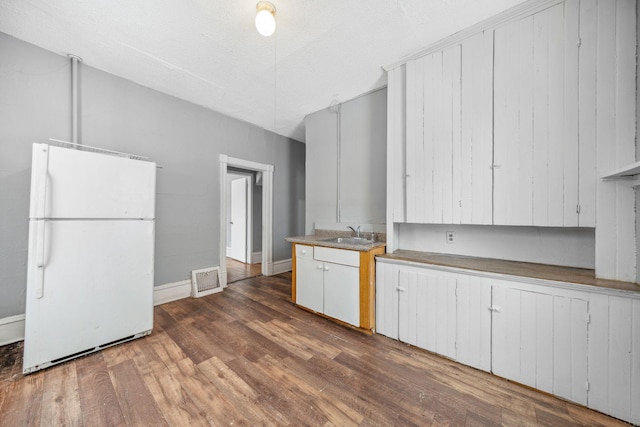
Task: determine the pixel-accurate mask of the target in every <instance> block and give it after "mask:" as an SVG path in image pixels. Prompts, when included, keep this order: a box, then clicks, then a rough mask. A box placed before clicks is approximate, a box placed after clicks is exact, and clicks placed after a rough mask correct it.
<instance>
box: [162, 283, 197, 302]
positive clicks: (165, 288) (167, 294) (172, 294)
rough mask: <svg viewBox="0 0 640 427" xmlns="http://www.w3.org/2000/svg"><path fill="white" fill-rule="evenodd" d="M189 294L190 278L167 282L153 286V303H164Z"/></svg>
mask: <svg viewBox="0 0 640 427" xmlns="http://www.w3.org/2000/svg"><path fill="white" fill-rule="evenodd" d="M190 296H191V280H182V281H180V282H174V283H167V284H165V285H160V286H155V287H154V288H153V305H154V306H155V305H160V304H166V303H168V302H171V301H177V300H179V299H183V298H188V297H190Z"/></svg>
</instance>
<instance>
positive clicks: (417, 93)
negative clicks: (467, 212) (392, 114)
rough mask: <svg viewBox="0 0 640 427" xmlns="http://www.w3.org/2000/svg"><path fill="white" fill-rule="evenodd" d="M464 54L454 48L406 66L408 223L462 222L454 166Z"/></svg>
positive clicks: (458, 143) (457, 152) (458, 153)
mask: <svg viewBox="0 0 640 427" xmlns="http://www.w3.org/2000/svg"><path fill="white" fill-rule="evenodd" d="M460 49H461V47H460V45H455V46H451V47H449V48H447V49H444V50H442V51H439V52H435V53H432V54H429V55H426V56H424V57H422V58H418V59H415V60H412V61H409V62H407V65H406V85H407V99H406V157H405V163H406V221H407V222H412V223H434V224H443V223H444V224H450V223H452V222H460V221H459V218H460V209H459V206H460V203H459V200H458V199H459V198H458V199H456V200H454V173H453V161H452V159H453V158H454V157H459V155H460V70H461V60H460ZM456 186H457V190H458V191H457V193H459V188H460V187H459V182H456ZM454 213H455V217H456V219H457V221H454Z"/></svg>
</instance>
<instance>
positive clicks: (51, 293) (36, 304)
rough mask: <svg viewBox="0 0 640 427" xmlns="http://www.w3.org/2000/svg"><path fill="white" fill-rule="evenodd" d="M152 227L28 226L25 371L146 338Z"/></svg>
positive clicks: (98, 223)
mask: <svg viewBox="0 0 640 427" xmlns="http://www.w3.org/2000/svg"><path fill="white" fill-rule="evenodd" d="M154 226H155V222H154V221H138V220H105V221H102V220H85V221H30V223H29V227H30V230H29V239H30V241H29V257H30V259H29V271H28V276H27V295H26V318H25V344H24V369H25V370H28V369H36V368H37V367H38V366H39V365H43V364H45V366H47V365H48V363H49V362H54V361H56V359H59V358H64V357H66V356H70V355H73V354H76V353H80V352H85V351H87V350H91V349H95V348H96V347H98V346H102V345H104V344H107V343H110V342H113V341H116V340H120V339H123V338H126V337H131V336H133V335H135V334H138V333H141V332H146V331H149V330H151V328H152V327H153V255H154V238H153V236H154ZM38 266H40V267H38ZM41 367H43V366H41Z"/></svg>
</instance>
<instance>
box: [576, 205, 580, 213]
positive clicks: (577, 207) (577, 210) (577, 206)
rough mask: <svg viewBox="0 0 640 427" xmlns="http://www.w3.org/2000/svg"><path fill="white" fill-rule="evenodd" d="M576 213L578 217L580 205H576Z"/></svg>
mask: <svg viewBox="0 0 640 427" xmlns="http://www.w3.org/2000/svg"><path fill="white" fill-rule="evenodd" d="M576 213H577V214H578V215H579V214H580V205H576Z"/></svg>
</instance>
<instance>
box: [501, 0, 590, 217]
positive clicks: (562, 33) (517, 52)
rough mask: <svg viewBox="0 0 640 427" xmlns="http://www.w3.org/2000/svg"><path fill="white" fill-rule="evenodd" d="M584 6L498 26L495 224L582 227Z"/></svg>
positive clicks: (564, 6) (569, 3) (566, 4)
mask: <svg viewBox="0 0 640 427" xmlns="http://www.w3.org/2000/svg"><path fill="white" fill-rule="evenodd" d="M578 4H579V2H576V1H571V0H568V1H566V2H562V3H560V4H558V5H555V6H553V7H550V8H547V9H545V10H543V11H541V12H538V13H536V14H534V15H531V16H528V17H526V18H523V19H521V20H519V21H515V22H511V23H509V24H507V25H504V26H502V27H499V28H497V29H496V30H495V53H494V54H495V56H494V57H495V61H494V82H495V84H494V164H493V166H492V167H493V173H494V206H493V209H494V212H493V218H494V224H496V225H533V226H556V227H562V226H564V227H575V226H578V225H579V224H578V208H577V207H578V204H579V200H578V194H579V188H578V180H579V176H580V174H579V170H578V166H579V165H580V167H582V165H581V164H580V161H579V159H580V154H581V153H580V152H579V146H578V141H579V139H578V136H579V131H578V111H579V110H578V105H579V103H578V82H579V79H578V56H579V55H578V50H579V47H578V45H579V31H578ZM585 167H587V168H588V167H589V165H586V166H585ZM580 225H582V224H580Z"/></svg>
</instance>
